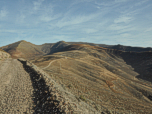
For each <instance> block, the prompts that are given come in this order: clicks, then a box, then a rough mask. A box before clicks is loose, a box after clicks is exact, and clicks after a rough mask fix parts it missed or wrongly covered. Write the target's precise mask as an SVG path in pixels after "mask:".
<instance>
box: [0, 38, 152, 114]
mask: <svg viewBox="0 0 152 114" xmlns="http://www.w3.org/2000/svg"><path fill="white" fill-rule="evenodd" d="M1 49H2V50H4V51H6V52H7V54H8V53H9V54H10V56H8V58H7V57H6V58H5V59H3V60H1V61H0V70H1V73H0V76H1V85H0V86H1V87H0V89H1V93H0V96H1V97H0V99H1V104H0V105H1V106H0V107H1V110H0V112H2V113H7V112H8V113H20V112H22V113H35V114H37V113H44V114H47V113H48V114H49V113H52V114H53V113H55V112H53V111H54V108H51V107H55V110H56V113H80V114H81V113H84V114H98V113H100V114H101V113H102V114H151V113H152V109H151V107H152V76H151V75H152V70H151V69H152V52H151V48H142V47H130V46H122V45H116V46H114V45H113V46H112V45H111V46H110V45H104V44H91V43H82V42H77V43H74V42H64V41H60V42H57V43H47V44H43V45H34V44H32V43H29V42H26V41H19V42H16V43H13V44H10V45H7V46H3V47H1ZM6 52H5V53H6ZM9 54H8V55H9ZM20 58H24V59H23V60H22V59H20ZM40 76H42V79H43V80H42V81H37V78H39V77H40ZM52 83H55V84H54V85H56V86H52ZM56 87H57V88H58V89H56ZM50 88H51V89H53V90H52V91H50ZM40 91H41V93H42V94H41V93H40ZM54 91H55V93H54ZM35 93H36V94H35ZM67 93H69V94H67ZM54 95H56V96H60V97H57V98H56V99H51V100H53V103H54V102H57V104H56V103H55V104H56V105H55V104H50V103H52V101H51V100H48V99H47V97H49V96H50V97H54ZM44 96H47V97H44ZM25 99H26V100H25ZM38 99H44V100H38ZM54 100H56V101H54ZM64 101H65V102H68V103H65V104H68V105H67V106H65V104H64V103H63V102H64ZM37 102H38V103H37ZM39 102H40V103H39ZM73 103H74V104H73ZM43 104H45V105H43ZM75 105H76V106H75ZM64 106H65V108H63V107H64ZM44 107H45V108H44ZM69 107H72V108H69ZM76 107H77V108H76ZM38 109H41V110H38ZM51 111H52V112H51Z"/></svg>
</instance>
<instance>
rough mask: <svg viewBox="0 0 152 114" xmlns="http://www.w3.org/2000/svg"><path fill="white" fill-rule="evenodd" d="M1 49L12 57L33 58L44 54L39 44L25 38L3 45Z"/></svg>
mask: <svg viewBox="0 0 152 114" xmlns="http://www.w3.org/2000/svg"><path fill="white" fill-rule="evenodd" d="M1 49H3V50H4V51H6V52H8V53H9V54H10V55H11V57H12V58H26V59H31V58H33V57H35V56H40V55H43V54H44V52H42V51H41V50H40V49H39V48H38V46H36V45H34V44H32V43H30V42H26V41H24V40H22V41H19V42H15V43H13V44H10V45H7V46H3V47H1Z"/></svg>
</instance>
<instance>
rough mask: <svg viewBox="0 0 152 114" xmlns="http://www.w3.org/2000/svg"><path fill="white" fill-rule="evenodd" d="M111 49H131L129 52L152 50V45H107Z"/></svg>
mask: <svg viewBox="0 0 152 114" xmlns="http://www.w3.org/2000/svg"><path fill="white" fill-rule="evenodd" d="M107 48H110V49H117V50H121V51H129V52H147V51H149V52H152V48H151V47H147V48H143V47H131V46H123V45H120V44H118V45H114V46H110V47H107Z"/></svg>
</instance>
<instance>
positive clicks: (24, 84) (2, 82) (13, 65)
mask: <svg viewBox="0 0 152 114" xmlns="http://www.w3.org/2000/svg"><path fill="white" fill-rule="evenodd" d="M29 82H31V79H30V76H29V74H28V73H27V72H26V71H25V70H24V68H23V65H22V64H21V63H20V62H18V61H17V60H16V59H6V60H4V61H0V113H1V114H2V113H3V114H4V113H5V114H6V113H7V114H21V113H25V114H26V113H33V110H32V109H30V107H31V108H32V93H33V86H32V83H29Z"/></svg>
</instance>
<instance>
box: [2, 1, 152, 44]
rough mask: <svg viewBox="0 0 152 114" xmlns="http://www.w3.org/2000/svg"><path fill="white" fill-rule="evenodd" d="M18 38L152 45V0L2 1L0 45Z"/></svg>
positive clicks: (48, 41) (40, 42)
mask: <svg viewBox="0 0 152 114" xmlns="http://www.w3.org/2000/svg"><path fill="white" fill-rule="evenodd" d="M19 40H26V41H29V42H32V43H34V44H43V43H54V42H58V41H61V40H64V41H67V42H69V41H72V42H79V41H81V42H92V43H98V44H110V45H116V44H122V45H130V46H141V47H152V0H0V46H4V45H7V44H10V43H13V42H16V41H19Z"/></svg>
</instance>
